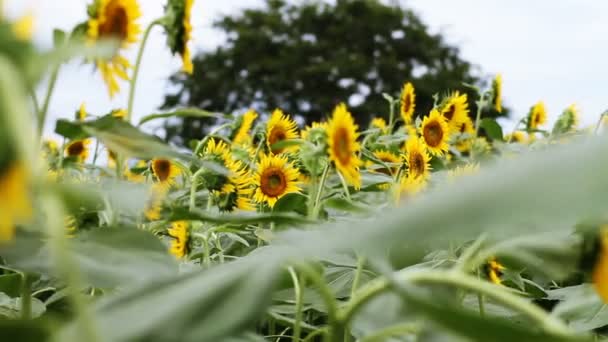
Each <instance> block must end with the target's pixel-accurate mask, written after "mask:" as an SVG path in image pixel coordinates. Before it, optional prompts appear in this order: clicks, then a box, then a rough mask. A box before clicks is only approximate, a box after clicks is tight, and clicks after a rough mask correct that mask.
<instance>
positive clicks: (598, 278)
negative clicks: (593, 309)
mask: <svg viewBox="0 0 608 342" xmlns="http://www.w3.org/2000/svg"><path fill="white" fill-rule="evenodd" d="M598 243H599V253H598V254H597V257H596V261H595V265H594V266H593V273H592V278H593V286H594V287H595V291H596V292H597V294H598V295H599V296H600V298H602V300H603V301H604V303H608V229H606V227H602V229H601V231H600V235H599V241H598Z"/></svg>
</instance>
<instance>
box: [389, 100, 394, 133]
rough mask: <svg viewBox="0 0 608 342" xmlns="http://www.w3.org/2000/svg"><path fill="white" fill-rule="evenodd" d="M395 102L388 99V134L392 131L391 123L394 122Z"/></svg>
mask: <svg viewBox="0 0 608 342" xmlns="http://www.w3.org/2000/svg"><path fill="white" fill-rule="evenodd" d="M395 103H396V101H394V100H391V101H388V105H389V117H388V134H392V133H393V125H394V124H395Z"/></svg>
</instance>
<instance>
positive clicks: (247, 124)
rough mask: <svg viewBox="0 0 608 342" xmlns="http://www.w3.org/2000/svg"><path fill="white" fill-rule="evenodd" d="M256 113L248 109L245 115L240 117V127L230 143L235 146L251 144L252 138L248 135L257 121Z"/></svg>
mask: <svg viewBox="0 0 608 342" xmlns="http://www.w3.org/2000/svg"><path fill="white" fill-rule="evenodd" d="M257 117H258V113H256V112H255V110H253V109H250V110H249V111H247V113H245V114H243V116H242V117H241V125H240V126H239V128H238V130H237V131H236V134H235V135H234V138H233V139H232V143H233V144H235V145H237V146H242V145H249V144H251V141H252V137H251V135H250V134H249V131H250V130H251V127H252V126H253V122H254V121H255V119H257Z"/></svg>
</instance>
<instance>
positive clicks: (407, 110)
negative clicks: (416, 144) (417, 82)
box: [400, 82, 416, 125]
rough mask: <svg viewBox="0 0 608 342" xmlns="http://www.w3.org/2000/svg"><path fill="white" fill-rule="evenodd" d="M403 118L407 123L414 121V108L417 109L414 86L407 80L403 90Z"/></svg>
mask: <svg viewBox="0 0 608 342" xmlns="http://www.w3.org/2000/svg"><path fill="white" fill-rule="evenodd" d="M400 108H401V118H402V119H403V121H404V122H405V124H406V125H409V124H411V123H412V121H413V119H414V109H416V93H415V91H414V86H413V85H412V84H411V83H410V82H407V83H406V84H405V85H403V89H402V90H401V107H400Z"/></svg>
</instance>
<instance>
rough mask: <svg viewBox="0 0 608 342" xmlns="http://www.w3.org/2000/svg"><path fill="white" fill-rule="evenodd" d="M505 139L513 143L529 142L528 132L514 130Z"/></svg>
mask: <svg viewBox="0 0 608 342" xmlns="http://www.w3.org/2000/svg"><path fill="white" fill-rule="evenodd" d="M505 141H507V142H511V143H518V144H525V143H526V142H527V138H526V132H522V131H514V132H513V133H511V134H507V135H506V136H505Z"/></svg>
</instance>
